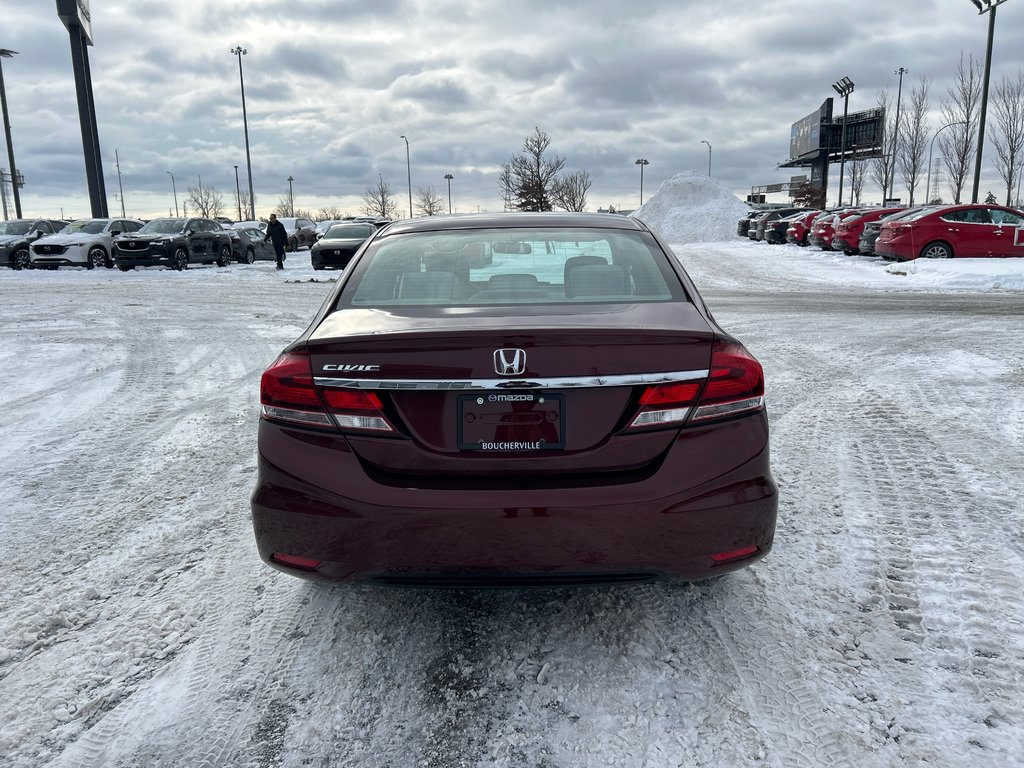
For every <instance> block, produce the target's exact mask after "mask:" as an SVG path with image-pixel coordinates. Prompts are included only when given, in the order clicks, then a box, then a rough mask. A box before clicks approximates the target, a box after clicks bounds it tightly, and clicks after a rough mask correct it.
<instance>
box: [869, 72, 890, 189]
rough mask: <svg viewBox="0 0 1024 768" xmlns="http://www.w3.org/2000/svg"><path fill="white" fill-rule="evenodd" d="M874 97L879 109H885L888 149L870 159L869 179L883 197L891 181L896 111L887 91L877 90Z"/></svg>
mask: <svg viewBox="0 0 1024 768" xmlns="http://www.w3.org/2000/svg"><path fill="white" fill-rule="evenodd" d="M875 99H876V102H875V103H876V104H877V105H878V107H879V109H882V110H884V111H885V136H886V137H887V140H886V143H887V144H888V145H889V151H888V152H885V153H883V154H882V156H881V157H876V158H873V159H872V160H871V180H872V181H873V182H874V183H875V184H877V185H878V187H879V189H881V190H882V197H883V198H884V197H885V196H886V195H887V194H888V193H889V186H890V182H892V172H893V162H892V158H893V155H894V154H895V152H896V113H895V112H894V111H893V109H892V95H891V94H890V93H889V92H888V91H878V92H877V94H876V95H875Z"/></svg>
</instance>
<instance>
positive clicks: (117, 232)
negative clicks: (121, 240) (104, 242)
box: [110, 229, 121, 237]
mask: <svg viewBox="0 0 1024 768" xmlns="http://www.w3.org/2000/svg"><path fill="white" fill-rule="evenodd" d="M120 234H121V230H120V229H112V230H111V231H110V236H111V237H117V236H118V235H120Z"/></svg>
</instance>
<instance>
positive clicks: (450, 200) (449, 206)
mask: <svg viewBox="0 0 1024 768" xmlns="http://www.w3.org/2000/svg"><path fill="white" fill-rule="evenodd" d="M444 178H445V180H446V181H447V182H448V213H451V212H452V179H454V178H455V177H454V176H452V175H451V174H450V173H446V174H445V175H444Z"/></svg>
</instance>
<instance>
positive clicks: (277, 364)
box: [260, 352, 335, 429]
mask: <svg viewBox="0 0 1024 768" xmlns="http://www.w3.org/2000/svg"><path fill="white" fill-rule="evenodd" d="M260 404H261V405H262V406H263V418H265V419H271V420H273V421H284V422H289V423H291V424H302V425H303V426H307V427H319V428H321V429H334V428H335V424H334V422H333V421H332V420H331V417H330V416H328V415H327V411H326V409H325V408H324V404H323V403H322V402H321V401H320V397H319V396H318V395H317V392H316V387H315V386H314V385H313V371H312V367H311V366H310V362H309V356H308V355H302V354H297V353H295V352H286V353H284V354H283V355H281V356H280V357H279V358H277V360H275V361H274V363H273V365H271V366H270V367H269V368H267V370H265V371H264V372H263V378H262V379H261V380H260Z"/></svg>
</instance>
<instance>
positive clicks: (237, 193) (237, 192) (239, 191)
mask: <svg viewBox="0 0 1024 768" xmlns="http://www.w3.org/2000/svg"><path fill="white" fill-rule="evenodd" d="M235 200H237V201H238V220H239V221H241V220H242V188H241V187H239V186H238V166H237V165H236V166H235Z"/></svg>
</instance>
